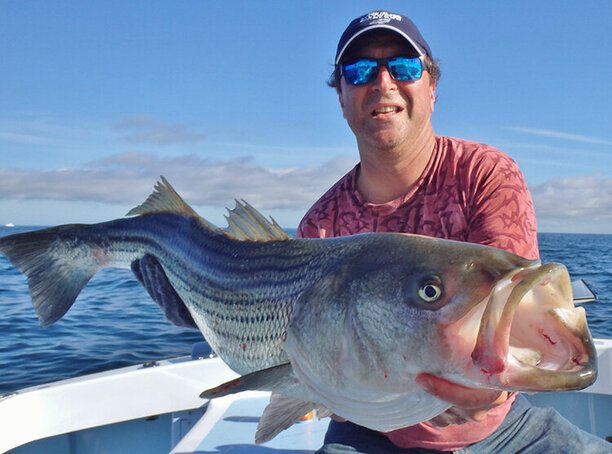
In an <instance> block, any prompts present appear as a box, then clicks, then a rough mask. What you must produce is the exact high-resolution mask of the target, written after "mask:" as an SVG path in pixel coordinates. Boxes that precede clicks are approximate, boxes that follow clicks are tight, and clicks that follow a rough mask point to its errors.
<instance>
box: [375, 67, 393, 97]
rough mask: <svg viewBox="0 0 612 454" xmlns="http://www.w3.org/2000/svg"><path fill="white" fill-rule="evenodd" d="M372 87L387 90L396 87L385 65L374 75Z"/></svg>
mask: <svg viewBox="0 0 612 454" xmlns="http://www.w3.org/2000/svg"><path fill="white" fill-rule="evenodd" d="M372 88H375V89H378V90H381V91H388V90H392V89H394V88H397V84H396V81H395V79H394V78H393V77H391V73H390V72H389V70H388V69H387V68H386V67H385V66H383V67H382V68H380V70H379V71H378V74H377V75H376V79H374V80H373V81H372Z"/></svg>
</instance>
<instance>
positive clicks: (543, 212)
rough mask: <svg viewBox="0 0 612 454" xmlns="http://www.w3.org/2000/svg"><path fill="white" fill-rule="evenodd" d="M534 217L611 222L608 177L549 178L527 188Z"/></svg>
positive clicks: (611, 195) (611, 197)
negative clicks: (532, 204) (532, 203)
mask: <svg viewBox="0 0 612 454" xmlns="http://www.w3.org/2000/svg"><path fill="white" fill-rule="evenodd" d="M531 195H532V197H533V201H534V205H535V209H536V215H537V217H538V221H540V220H543V221H545V220H546V219H551V220H554V219H557V220H567V221H570V220H576V221H582V222H585V223H588V222H591V221H595V222H612V178H610V177H604V176H602V175H582V176H578V177H568V178H553V179H551V180H548V181H547V182H545V183H543V184H541V185H538V186H535V187H533V188H532V189H531Z"/></svg>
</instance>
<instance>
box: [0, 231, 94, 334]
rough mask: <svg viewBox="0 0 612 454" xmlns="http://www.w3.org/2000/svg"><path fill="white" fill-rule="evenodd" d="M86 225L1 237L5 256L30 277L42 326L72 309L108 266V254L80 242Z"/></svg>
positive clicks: (30, 286)
mask: <svg viewBox="0 0 612 454" xmlns="http://www.w3.org/2000/svg"><path fill="white" fill-rule="evenodd" d="M87 227H88V226H85V225H77V224H73V225H63V226H59V227H52V228H49V229H44V230H38V231H34V232H27V233H20V234H16V235H11V236H7V237H4V238H0V253H2V254H3V255H4V256H5V257H6V258H7V259H8V260H9V261H10V262H11V263H12V264H13V265H14V266H15V268H17V269H18V270H19V271H21V272H22V273H23V274H25V275H26V276H27V278H28V287H29V290H30V296H31V298H32V304H33V305H34V309H35V310H36V314H37V315H38V319H39V320H40V324H41V326H42V327H45V326H48V325H51V324H52V323H54V322H56V321H57V320H59V319H60V318H61V317H62V316H63V315H64V314H65V313H66V312H67V311H68V309H70V307H71V306H72V304H73V303H74V301H75V300H76V297H77V296H78V295H79V293H80V292H81V290H82V289H83V287H85V285H86V284H87V282H88V281H89V280H90V279H91V277H92V276H93V275H94V274H95V273H96V272H97V271H98V270H100V269H101V268H103V267H104V261H105V260H104V257H105V253H104V251H103V249H102V248H101V247H98V250H97V251H96V250H95V249H96V248H95V247H92V245H91V244H87V242H84V241H82V240H80V239H79V232H80V231H82V230H83V229H86V228H87Z"/></svg>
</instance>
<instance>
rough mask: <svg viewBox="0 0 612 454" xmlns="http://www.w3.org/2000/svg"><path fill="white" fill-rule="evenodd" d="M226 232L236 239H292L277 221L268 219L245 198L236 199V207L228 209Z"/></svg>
mask: <svg viewBox="0 0 612 454" xmlns="http://www.w3.org/2000/svg"><path fill="white" fill-rule="evenodd" d="M227 211H228V213H229V216H225V219H227V229H226V234H227V235H228V236H230V237H231V238H234V239H236V240H241V241H245V240H251V241H278V240H290V239H291V236H290V235H289V234H288V233H287V232H285V231H284V230H283V229H282V227H281V226H279V225H278V224H277V223H276V221H275V220H274V219H272V218H270V221H268V220H267V219H266V218H265V217H264V216H263V215H262V214H261V213H260V212H259V211H257V210H256V209H255V208H253V207H252V206H251V205H249V204H248V203H247V202H245V201H244V200H243V201H242V202H239V201H238V200H236V207H235V208H234V209H233V210H227Z"/></svg>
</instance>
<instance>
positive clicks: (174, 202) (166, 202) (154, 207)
mask: <svg viewBox="0 0 612 454" xmlns="http://www.w3.org/2000/svg"><path fill="white" fill-rule="evenodd" d="M160 178H161V181H158V182H157V183H156V184H155V190H154V191H153V192H152V193H151V195H150V196H149V197H147V200H145V201H144V202H143V203H141V204H140V205H138V206H137V207H136V208H132V209H131V210H130V211H129V212H128V214H127V216H134V215H137V214H148V213H165V212H173V213H176V212H178V213H185V214H190V215H192V216H197V215H198V214H197V213H196V212H195V211H194V210H193V208H191V207H190V206H189V205H187V202H185V201H184V200H183V199H182V198H181V196H180V195H178V193H177V192H176V191H175V190H174V188H173V187H172V186H171V185H170V183H168V180H166V179H165V178H164V177H163V175H162V176H161V177H160Z"/></svg>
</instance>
